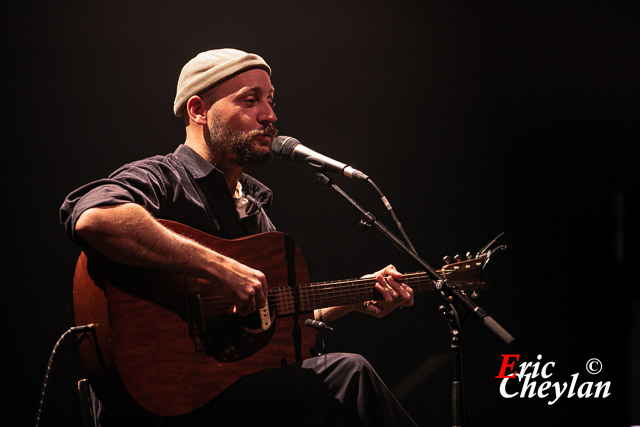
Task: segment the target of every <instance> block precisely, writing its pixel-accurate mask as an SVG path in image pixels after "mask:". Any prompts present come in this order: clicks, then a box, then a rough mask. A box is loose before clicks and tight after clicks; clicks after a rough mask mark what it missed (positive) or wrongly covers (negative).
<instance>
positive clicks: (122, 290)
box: [73, 220, 486, 416]
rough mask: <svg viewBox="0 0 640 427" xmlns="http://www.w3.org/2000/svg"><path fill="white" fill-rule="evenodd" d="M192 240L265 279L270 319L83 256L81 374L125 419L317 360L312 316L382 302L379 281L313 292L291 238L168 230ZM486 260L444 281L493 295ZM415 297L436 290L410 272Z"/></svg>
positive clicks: (78, 306) (213, 287)
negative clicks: (262, 373) (87, 328)
mask: <svg viewBox="0 0 640 427" xmlns="http://www.w3.org/2000/svg"><path fill="white" fill-rule="evenodd" d="M161 222H162V224H163V225H164V226H165V227H167V228H169V229H171V230H173V231H174V232H177V233H179V234H181V235H184V236H185V237H188V238H190V239H193V240H195V241H197V242H199V243H201V244H203V245H205V246H207V247H209V248H211V249H213V250H215V251H217V252H220V253H222V254H224V255H226V256H229V257H232V258H234V259H236V260H238V261H240V262H242V263H244V264H246V265H248V266H250V267H252V268H255V269H258V270H260V271H262V272H263V273H264V274H265V275H266V277H267V283H268V286H269V289H268V297H267V300H268V311H266V310H265V311H263V312H262V313H259V312H256V313H254V314H252V315H248V316H240V315H235V314H233V315H232V314H230V310H229V309H230V307H232V306H233V304H232V303H231V302H230V301H228V300H226V299H225V297H224V296H223V295H222V294H221V293H220V292H219V291H218V289H219V288H220V286H219V284H216V283H211V282H208V281H205V280H203V279H199V278H195V277H186V276H179V275H175V274H170V273H166V272H163V271H161V270H149V269H141V268H134V267H130V266H125V265H121V264H117V263H114V262H110V261H108V260H106V259H105V258H104V257H102V256H100V255H96V254H89V253H87V252H83V253H81V254H80V257H79V258H78V262H77V265H76V270H75V275H74V290H73V298H74V311H75V320H76V324H78V325H84V324H89V323H93V324H95V328H94V329H93V330H92V331H91V332H88V333H86V334H84V335H82V336H81V337H80V339H79V348H80V357H81V360H82V364H83V368H84V370H85V373H86V375H87V377H88V378H89V381H90V383H91V385H92V387H93V388H94V390H95V392H96V394H97V395H98V397H99V398H100V399H101V400H102V401H103V402H105V404H107V405H108V406H110V407H112V408H114V409H116V410H118V411H125V412H135V411H138V410H140V409H141V408H142V409H144V410H146V411H148V412H151V413H153V414H157V415H161V416H175V415H182V414H186V413H188V412H191V411H193V410H195V409H197V408H199V407H201V406H203V405H204V404H205V403H207V402H208V401H210V400H211V399H213V398H214V397H215V396H216V395H218V394H219V393H220V392H221V391H223V390H224V389H225V388H227V387H228V386H229V385H231V384H232V383H233V382H235V381H236V380H238V379H239V378H241V377H242V376H244V375H247V374H249V373H252V372H257V371H260V370H262V369H265V368H270V367H278V366H281V365H283V364H286V363H290V362H294V361H301V360H303V359H306V358H308V357H311V356H312V355H313V347H314V344H315V339H316V334H317V331H316V330H314V329H313V328H310V327H307V326H305V325H304V322H305V320H306V319H307V318H312V317H313V316H312V313H313V310H314V309H318V308H323V307H331V306H336V305H344V304H352V303H357V302H363V301H368V300H373V299H376V298H377V297H378V296H379V295H378V294H377V292H376V290H375V289H374V286H375V283H376V280H375V278H364V279H363V278H361V279H350V280H340V281H334V282H322V283H310V282H309V275H308V271H307V265H306V262H305V260H304V257H303V254H302V251H301V250H300V248H299V247H298V245H297V244H296V243H295V241H294V240H293V239H292V238H290V237H289V236H287V235H286V234H284V233H280V232H269V233H263V234H257V235H253V236H248V237H244V238H240V239H235V240H225V239H220V238H217V237H214V236H211V235H209V234H206V233H203V232H201V231H199V230H196V229H193V228H191V227H188V226H186V225H183V224H179V223H176V222H171V221H164V220H163V221H161ZM483 261H484V260H483V259H482V257H480V258H474V259H468V260H465V261H459V262H454V263H450V264H447V265H446V266H444V267H443V268H442V269H441V270H440V273H441V274H443V275H445V276H446V277H448V279H449V282H450V283H452V284H454V285H455V286H457V287H458V288H460V289H463V290H478V289H482V288H483V287H484V286H486V281H484V280H483V277H481V274H482V267H483ZM403 282H405V283H407V284H408V285H409V286H411V287H412V288H413V290H414V292H415V293H420V292H426V291H432V290H435V286H434V282H433V281H432V280H431V279H430V278H429V277H428V276H427V274H426V273H424V272H416V273H405V274H403Z"/></svg>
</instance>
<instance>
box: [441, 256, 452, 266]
mask: <svg viewBox="0 0 640 427" xmlns="http://www.w3.org/2000/svg"><path fill="white" fill-rule="evenodd" d="M442 260H443V261H444V262H445V264H451V257H450V256H449V255H445V256H444V257H443V258H442Z"/></svg>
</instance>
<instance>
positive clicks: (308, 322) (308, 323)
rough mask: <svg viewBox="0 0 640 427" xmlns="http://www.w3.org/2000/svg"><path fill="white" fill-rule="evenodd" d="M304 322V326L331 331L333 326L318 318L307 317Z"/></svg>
mask: <svg viewBox="0 0 640 427" xmlns="http://www.w3.org/2000/svg"><path fill="white" fill-rule="evenodd" d="M304 324H305V325H306V326H311V327H312V328H316V329H318V330H321V329H325V330H327V331H333V328H332V327H331V326H329V325H327V324H326V323H324V322H321V321H319V320H313V319H307V320H305V321H304Z"/></svg>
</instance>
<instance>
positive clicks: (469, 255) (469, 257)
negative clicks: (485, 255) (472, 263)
mask: <svg viewBox="0 0 640 427" xmlns="http://www.w3.org/2000/svg"><path fill="white" fill-rule="evenodd" d="M465 255H466V256H467V259H471V258H473V255H472V254H471V252H468V251H467V253H466V254H465Z"/></svg>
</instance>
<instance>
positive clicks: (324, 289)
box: [268, 272, 483, 316]
mask: <svg viewBox="0 0 640 427" xmlns="http://www.w3.org/2000/svg"><path fill="white" fill-rule="evenodd" d="M402 282H403V283H406V284H407V285H409V286H410V287H411V288H412V289H413V291H414V293H421V292H428V291H433V290H435V289H436V287H435V283H434V281H433V280H432V279H431V278H430V277H429V276H428V275H427V274H426V273H425V272H415V273H405V274H403V277H402ZM375 284H376V279H375V278H365V279H351V280H339V281H332V282H317V283H310V284H305V285H298V286H297V287H288V286H281V287H276V288H271V289H270V290H269V298H268V299H269V306H270V307H274V308H275V310H276V314H277V315H278V316H286V315H290V314H293V313H296V312H297V313H308V312H311V311H313V310H315V309H318V308H324V307H332V306H336V305H347V304H354V303H358V302H363V301H369V300H374V299H377V298H378V297H379V294H378V292H377V291H376V290H375V287H374V286H375ZM453 284H454V285H456V286H457V287H459V288H461V289H463V290H469V289H478V288H480V287H481V286H482V285H483V282H476V281H466V282H465V281H453Z"/></svg>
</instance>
